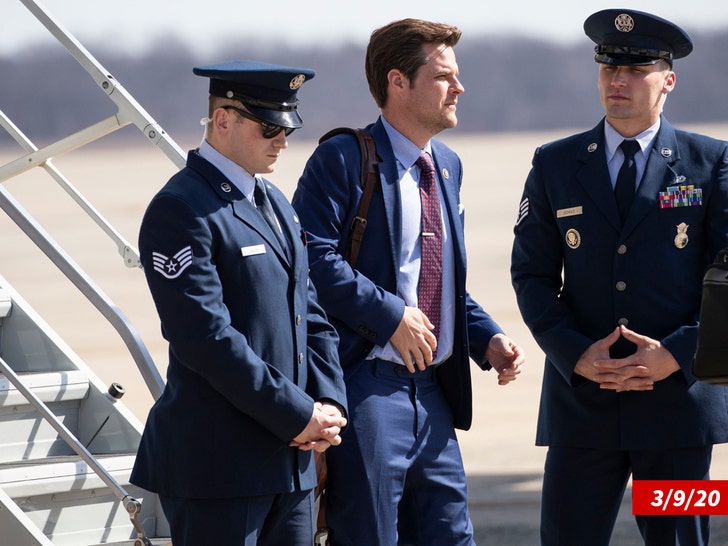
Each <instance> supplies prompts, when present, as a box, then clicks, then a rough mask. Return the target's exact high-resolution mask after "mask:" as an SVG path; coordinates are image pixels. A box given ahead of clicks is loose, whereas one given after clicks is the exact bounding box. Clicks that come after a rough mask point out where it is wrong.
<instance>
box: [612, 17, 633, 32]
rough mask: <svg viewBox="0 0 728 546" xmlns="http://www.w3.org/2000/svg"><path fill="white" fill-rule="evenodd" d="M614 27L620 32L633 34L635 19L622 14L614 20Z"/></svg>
mask: <svg viewBox="0 0 728 546" xmlns="http://www.w3.org/2000/svg"><path fill="white" fill-rule="evenodd" d="M614 26H615V27H616V28H617V30H618V31H619V32H631V31H632V29H634V19H632V17H630V16H629V15H627V14H626V13H620V14H619V15H617V18H616V19H615V20H614Z"/></svg>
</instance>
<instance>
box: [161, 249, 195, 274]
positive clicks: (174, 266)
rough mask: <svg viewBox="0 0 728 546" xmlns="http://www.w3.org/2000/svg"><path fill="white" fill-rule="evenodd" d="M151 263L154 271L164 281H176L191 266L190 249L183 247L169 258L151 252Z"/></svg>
mask: <svg viewBox="0 0 728 546" xmlns="http://www.w3.org/2000/svg"><path fill="white" fill-rule="evenodd" d="M152 262H153V263H154V271H156V272H157V273H159V274H160V275H162V276H163V277H164V278H166V279H176V278H177V277H179V276H180V275H181V274H182V272H183V271H184V270H185V269H187V268H188V267H189V266H191V265H192V247H191V246H189V245H188V246H186V247H184V248H183V249H182V250H180V251H179V252H177V254H175V255H174V256H172V257H171V258H170V257H169V256H165V255H164V254H162V253H161V252H152Z"/></svg>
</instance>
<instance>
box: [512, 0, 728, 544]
mask: <svg viewBox="0 0 728 546" xmlns="http://www.w3.org/2000/svg"><path fill="white" fill-rule="evenodd" d="M584 30H585V32H586V34H587V35H588V36H589V37H590V38H591V39H592V40H593V41H594V42H595V43H596V47H595V51H596V57H595V60H596V62H597V63H599V65H598V66H599V77H598V88H599V95H600V99H601V102H602V106H603V107H604V110H605V112H606V116H605V118H604V119H603V120H602V121H601V122H600V123H599V124H598V125H597V126H596V127H595V128H594V129H592V130H590V131H587V132H585V133H582V134H578V135H574V136H570V137H568V138H565V139H563V140H558V141H556V142H552V143H550V144H546V145H544V146H541V147H540V148H539V149H538V150H536V153H535V155H534V157H533V163H532V169H531V172H530V174H529V176H528V178H527V180H526V184H525V189H524V193H523V198H522V201H521V204H520V209H519V215H518V220H517V223H516V226H515V242H514V245H513V252H512V268H511V272H512V279H513V285H514V287H515V291H516V294H517V299H518V304H519V307H520V309H521V313H522V315H523V318H524V321H525V322H526V324H527V325H528V327H529V328H530V329H531V331H532V333H533V335H534V338H535V339H536V341H537V342H538V344H539V345H540V347H541V348H542V349H543V351H544V353H545V355H546V367H545V370H544V378H543V387H542V393H541V405H540V413H539V419H538V431H537V439H536V442H537V444H538V445H545V446H549V449H548V453H547V456H546V465H545V475H544V482H543V492H542V495H543V497H542V512H541V517H542V519H541V539H542V544H543V545H557V544H558V545H578V546H581V545H584V544H589V545H590V546H599V545H607V544H609V538H610V535H611V533H612V529H613V527H614V522H615V520H616V517H617V512H618V510H619V507H620V503H621V501H622V497H623V494H624V491H625V487H626V485H627V482H628V479H629V478H630V475H631V477H632V478H633V479H635V480H681V479H698V480H702V479H708V478H709V469H710V460H711V453H712V445H713V444H716V443H722V442H726V441H728V406H727V405H726V398H727V395H728V390H726V389H725V388H723V387H717V386H711V385H709V384H706V383H703V382H696V381H695V378H694V377H693V375H692V373H691V362H692V358H693V354H694V352H695V346H696V339H697V337H696V336H697V326H698V316H699V308H700V297H701V286H702V277H703V274H704V272H705V268H706V267H707V266H708V264H709V263H711V261H712V260H713V257H714V256H715V255H716V253H717V252H718V251H719V250H720V249H722V248H724V247H726V246H728V144H727V143H725V142H722V141H718V140H714V139H711V138H708V137H705V136H701V135H696V134H692V133H687V132H685V131H680V130H677V129H675V128H673V127H672V126H671V125H670V124H669V123H668V121H667V120H666V119H665V117H664V116H663V115H662V110H663V105H664V102H665V99H666V97H667V95H668V94H669V93H670V92H671V91H672V90H673V89H674V87H675V80H676V76H675V72H674V71H673V70H672V68H673V60H674V59H679V58H682V57H685V56H686V55H688V54H689V53H690V51H691V50H692V42H691V40H690V38H689V37H688V35H687V34H686V33H685V32H684V31H683V30H682V29H680V28H679V27H677V26H676V25H674V24H673V23H671V22H669V21H666V20H664V19H661V18H659V17H656V16H654V15H650V14H647V13H642V12H638V11H634V10H623V9H609V10H604V11H600V12H598V13H595V14H593V15H592V16H590V17H589V18H588V19H587V20H586V22H585V23H584ZM623 141H625V142H626V144H622V142H623ZM630 147H631V148H632V149H631V150H630ZM630 173H631V174H630ZM625 186H626V190H627V191H624V192H623V191H622V190H623V187H625ZM636 520H637V524H638V526H639V529H640V532H641V534H642V537H643V539H644V542H645V544H649V545H654V546H658V545H659V546H665V545H671V544H676V543H679V544H681V545H698V544H707V542H708V535H709V521H708V517H707V516H681V517H672V516H637V517H636Z"/></svg>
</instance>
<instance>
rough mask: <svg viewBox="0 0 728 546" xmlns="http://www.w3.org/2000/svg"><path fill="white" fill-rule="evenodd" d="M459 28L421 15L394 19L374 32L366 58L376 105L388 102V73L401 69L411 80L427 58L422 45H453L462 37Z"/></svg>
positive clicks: (370, 87)
mask: <svg viewBox="0 0 728 546" xmlns="http://www.w3.org/2000/svg"><path fill="white" fill-rule="evenodd" d="M461 34H462V33H461V31H460V29H458V28H457V27H455V26H452V25H446V24H444V23H432V22H430V21H423V20H421V19H402V20H400V21H394V22H392V23H389V24H388V25H385V26H383V27H381V28H378V29H377V30H375V31H374V32H372V35H371V38H370V40H369V45H368V46H367V54H366V61H365V68H366V75H367V82H369V91H370V92H371V94H372V96H373V97H374V100H375V101H376V103H377V106H379V107H380V108H381V107H383V106H384V105H385V103H386V102H387V85H388V79H387V75H388V74H389V71H390V70H393V69H396V70H399V71H400V72H402V74H403V75H405V76H406V77H407V78H408V79H409V80H412V78H413V77H414V76H415V75H416V74H417V70H418V69H419V68H420V67H421V66H422V65H423V64H425V63H426V62H427V59H426V58H425V54H424V51H423V49H422V46H423V45H424V44H443V45H445V46H447V47H454V46H455V44H457V43H458V41H459V40H460V35H461Z"/></svg>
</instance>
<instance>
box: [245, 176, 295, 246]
mask: <svg viewBox="0 0 728 546" xmlns="http://www.w3.org/2000/svg"><path fill="white" fill-rule="evenodd" d="M253 199H255V206H256V207H257V208H258V212H260V214H261V216H263V218H265V221H266V222H267V223H268V226H269V227H270V229H271V231H272V232H273V234H274V235H275V236H276V237H277V238H278V242H279V243H280V244H281V248H282V249H283V250H284V251H287V250H288V249H287V248H286V242H285V240H284V239H283V233H282V232H281V227H280V224H278V219H277V218H276V215H275V213H274V212H273V207H272V206H271V204H270V200H269V199H268V194H267V193H266V191H265V186H264V185H263V181H262V180H261V179H260V178H256V179H255V192H254V193H253Z"/></svg>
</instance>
